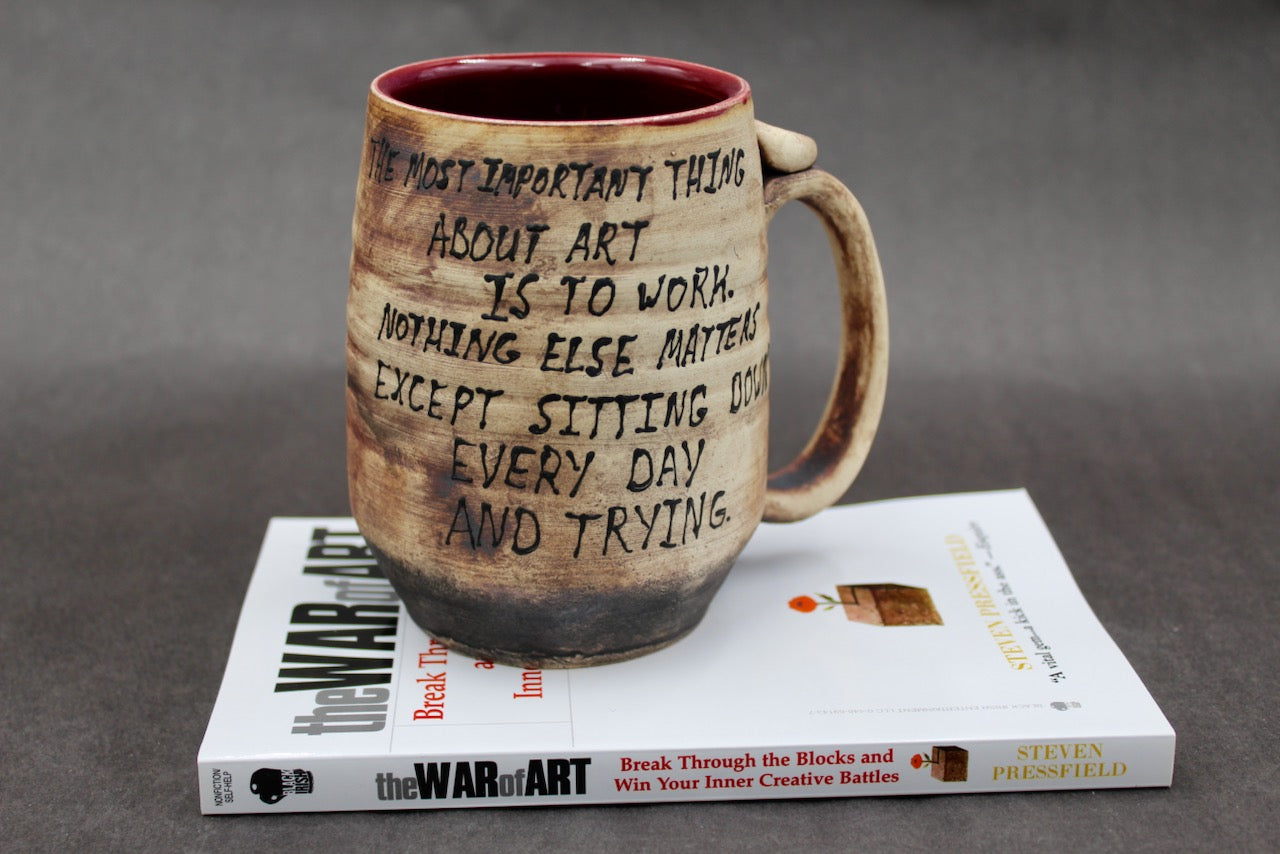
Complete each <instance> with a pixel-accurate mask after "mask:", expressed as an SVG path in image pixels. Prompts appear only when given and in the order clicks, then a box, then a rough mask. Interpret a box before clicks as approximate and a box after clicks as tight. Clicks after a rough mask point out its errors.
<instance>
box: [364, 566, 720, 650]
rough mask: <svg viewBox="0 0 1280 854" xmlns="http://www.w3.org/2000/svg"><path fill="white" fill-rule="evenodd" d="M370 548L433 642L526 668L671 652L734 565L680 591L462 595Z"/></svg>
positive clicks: (698, 619)
mask: <svg viewBox="0 0 1280 854" xmlns="http://www.w3.org/2000/svg"><path fill="white" fill-rule="evenodd" d="M369 547H370V549H371V551H372V552H373V554H374V556H375V557H376V558H377V560H378V565H379V567H380V568H381V569H382V572H383V574H384V575H385V576H386V577H387V580H388V581H390V582H391V584H392V586H393V587H394V588H395V590H396V592H397V593H398V594H399V596H400V599H401V601H402V602H404V605H405V609H406V610H407V611H408V612H409V616H410V617H411V618H412V619H413V621H414V622H415V623H416V624H417V625H418V626H419V627H420V628H421V629H422V630H423V631H424V632H426V633H427V634H428V635H429V636H430V637H431V638H433V639H434V640H437V641H439V642H440V643H443V644H444V645H445V646H447V647H449V648H450V649H453V650H457V651H458V652H460V653H462V654H464V655H468V656H471V657H473V658H477V659H480V660H486V661H495V662H498V663H501V664H509V665H512V666H515V667H524V668H532V667H536V668H546V669H566V668H575V667H590V666H594V665H597V664H610V663H614V662H618V661H626V660H628V659H632V658H639V657H640V656H644V655H648V654H649V653H652V652H657V651H658V650H660V649H663V648H664V647H667V646H670V645H671V644H673V643H675V642H676V641H678V640H680V639H681V638H683V637H685V636H686V635H688V634H689V633H690V632H692V631H693V630H694V629H695V628H697V626H698V624H699V623H700V622H701V621H702V618H703V616H704V615H705V614H706V612H707V608H708V607H709V606H710V604H711V600H712V598H714V596H715V593H716V591H717V590H718V589H719V588H720V585H721V584H722V583H723V581H724V579H725V577H726V576H727V575H728V573H729V569H730V568H731V567H732V565H733V561H732V560H730V561H727V562H726V563H725V564H724V565H723V566H721V567H718V568H717V569H716V571H715V572H713V573H711V574H710V575H708V576H705V577H703V578H701V579H699V580H698V581H697V582H696V584H695V585H694V586H692V587H688V588H682V589H674V590H673V589H668V590H656V591H655V590H652V589H650V588H644V589H638V590H626V589H621V590H618V591H615V592H614V593H612V594H611V595H609V596H607V597H602V596H601V595H600V593H599V591H594V592H590V593H581V594H578V595H576V596H575V595H560V596H555V595H542V596H539V597H537V598H534V597H520V596H518V595H516V594H514V593H512V592H511V591H496V592H495V593H494V594H492V595H488V596H484V597H479V596H478V595H477V594H476V592H475V589H474V588H473V587H472V586H470V585H468V586H467V589H466V590H465V591H463V590H460V589H459V586H458V585H455V584H451V583H450V582H449V581H448V579H446V578H444V577H437V578H430V577H428V576H427V575H426V574H425V573H422V572H419V571H417V570H413V569H409V568H408V567H406V566H404V565H403V564H401V563H399V562H398V561H396V560H394V559H392V558H390V557H388V556H387V554H386V553H385V552H383V551H382V550H380V549H379V548H378V547H377V546H376V545H374V544H373V543H370V544H369ZM602 602H604V603H605V604H601V603H602Z"/></svg>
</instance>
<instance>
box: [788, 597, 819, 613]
mask: <svg viewBox="0 0 1280 854" xmlns="http://www.w3.org/2000/svg"><path fill="white" fill-rule="evenodd" d="M787 607H789V608H791V609H793V610H796V611H799V612H800V613H801V614H807V613H809V612H810V611H813V610H815V609H816V608H817V607H818V601H817V600H816V599H814V598H813V597H812V596H797V597H796V598H794V599H792V600H791V601H790V602H788V603H787Z"/></svg>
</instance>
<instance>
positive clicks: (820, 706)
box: [198, 490, 1174, 814]
mask: <svg viewBox="0 0 1280 854" xmlns="http://www.w3.org/2000/svg"><path fill="white" fill-rule="evenodd" d="M1173 754H1174V733H1173V730H1172V728H1171V727H1170V725H1169V723H1168V721H1167V720H1166V719H1165V717H1164V716H1163V714H1161V712H1160V710H1159V708H1157V706H1156V704H1155V702H1154V701H1153V700H1152V698H1151V695H1150V694H1149V693H1148V692H1147V690H1146V689H1145V688H1144V687H1143V685H1142V682H1141V681H1140V679H1139V678H1138V676H1137V674H1135V673H1134V671H1133V669H1132V668H1131V667H1130V665H1129V663H1128V662H1127V661H1126V660H1125V658H1124V656H1123V654H1122V653H1121V652H1120V650H1119V649H1118V648H1117V647H1116V645H1115V643H1114V642H1113V641H1112V640H1111V638H1110V637H1109V636H1108V635H1107V633H1106V631H1105V630H1104V629H1103V627H1102V626H1101V624H1100V623H1099V622H1098V620H1097V618H1096V617H1095V616H1094V614H1093V612H1092V611H1091V610H1090V608H1089V606H1088V604H1087V603H1086V602H1085V600H1084V598H1083V596H1082V595H1081V593H1080V591H1079V589H1078V588H1077V586H1076V584H1075V582H1074V580H1073V579H1072V577H1071V573H1070V571H1069V570H1068V568H1067V566H1066V564H1065V562H1064V561H1063V559H1062V556H1061V554H1060V552H1059V551H1058V548H1057V546H1056V545H1055V544H1054V542H1053V539H1052V537H1051V536H1050V534H1049V531H1048V530H1047V528H1046V526H1045V524H1044V522H1043V520H1042V519H1041V518H1040V515H1039V513H1038V512H1037V511H1036V508H1035V506H1034V505H1033V504H1032V502H1031V499H1030V498H1029V497H1028V495H1027V493H1026V492H1025V491H1022V490H1010V491H1001V492H985V493H970V494H958V495H944V496H933V497H924V498H909V499H897V500H892V501H883V502H876V503H869V504H862V505H855V506H845V507H837V508H833V509H831V510H827V511H825V512H823V513H821V514H819V515H818V516H816V517H814V518H812V519H809V520H807V521H804V522H799V523H795V524H791V525H762V526H761V527H760V529H759V530H758V531H757V533H756V534H755V536H754V537H753V539H752V540H751V542H750V543H749V544H748V546H747V548H746V550H745V551H744V552H743V554H742V556H741V557H740V558H739V560H738V562H737V564H736V565H735V567H734V569H733V570H732V572H731V573H730V575H729V578H728V580H727V581H726V582H725V584H724V587H723V588H722V589H721V590H720V592H719V593H718V594H717V596H716V598H715V600H714V601H713V602H712V604H711V607H710V609H709V611H708V612H707V615H706V617H705V619H704V620H703V621H702V623H701V625H699V626H698V628H697V629H695V630H694V632H693V633H692V634H690V635H689V636H688V637H686V638H685V639H684V640H681V641H679V642H678V643H676V644H675V645H673V646H671V647H669V648H667V649H664V650H661V651H659V652H656V653H653V654H651V655H648V656H645V657H643V658H639V659H636V660H633V661H627V662H622V663H617V664H609V665H604V666H599V667H592V668H586V669H578V670H536V669H530V670H521V669H520V668H514V667H508V666H504V665H500V664H494V663H492V662H487V661H479V660H476V659H473V658H468V657H466V656H464V655H461V654H459V653H457V652H453V651H450V650H448V649H446V648H445V647H444V646H443V645H441V644H439V643H437V642H435V641H433V640H432V639H431V638H430V637H428V636H427V635H426V634H424V633H423V632H422V630H421V629H419V628H418V627H417V626H416V625H415V624H414V623H413V622H412V621H411V620H410V619H409V617H408V616H407V614H406V613H405V611H404V610H403V608H402V607H401V605H400V603H399V601H398V599H397V598H396V596H395V593H394V592H393V591H392V589H391V586H390V584H388V583H387V582H386V581H385V580H384V579H383V578H382V577H381V574H380V573H379V572H378V569H377V565H376V563H375V562H374V561H373V559H372V558H371V557H370V555H369V553H368V551H367V550H366V549H365V547H364V541H363V540H362V539H361V538H360V535H359V532H358V531H357V529H356V527H355V525H354V523H353V522H352V521H351V520H350V519H346V518H277V519H272V520H271V522H270V525H269V527H268V529H267V534H266V538H265V541H264V543H263V546H262V552H261V555H260V557H259V560H258V564H257V568H256V570H255V571H254V574H253V578H252V580H251V582H250V585H249V590H248V593H247V595H246V598H245V603H244V608H243V611H242V613H241V616H240V622H239V626H238V628H237V630H236V635H235V639H234V642H233V644H232V648H231V654H230V658H229V661H228V664H227V670H226V674H225V676H224V678H223V683H222V688H221V691H220V693H219V695H218V698H217V702H216V704H215V706H214V710H213V714H212V716H211V719H210V721H209V727H208V730H207V732H206V734H205V738H204V743H203V744H202V745H201V747H200V753H199V759H198V765H199V775H200V796H201V807H202V809H203V811H204V812H206V813H212V814H221V813H242V812H260V813H269V812H297V811H318V810H365V809H423V808H437V807H476V806H528V805H533V804H546V805H552V804H584V803H608V802H646V801H672V800H720V799H731V798H735V799H736V798H796V797H841V796H860V795H895V794H913V795H915V794H949V793H957V792H995V791H1012V790H1036V789H1075V788H1086V789H1101V788H1118V787H1136V786H1167V785H1169V784H1170V783H1171V780H1172V774H1173Z"/></svg>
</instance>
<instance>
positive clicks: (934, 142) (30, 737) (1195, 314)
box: [0, 0, 1280, 850]
mask: <svg viewBox="0 0 1280 854" xmlns="http://www.w3.org/2000/svg"><path fill="white" fill-rule="evenodd" d="M1015 10H1016V11H1015ZM546 48H554V49H575V48H576V49H584V48H589V49H616V50H627V51H637V52H648V53H657V54H664V55H674V56H680V57H683V58H688V59H693V60H697V61H702V62H706V63H709V64H713V65H718V66H721V67H725V68H728V69H731V70H734V71H737V72H739V73H741V74H743V75H744V76H746V77H747V78H748V79H749V80H751V81H752V83H753V85H754V89H755V95H756V102H757V110H758V113H759V115H760V116H761V117H762V118H764V119H766V120H768V121H770V122H772V123H775V124H779V125H783V126H786V127H793V128H796V129H798V130H804V131H806V132H808V133H810V134H812V135H813V136H815V137H816V138H817V139H818V140H819V142H820V144H821V150H822V155H821V163H822V165H824V166H825V167H826V168H827V169H829V170H830V171H832V172H834V173H836V174H837V175H840V176H842V177H843V178H845V179H846V180H847V181H848V182H849V183H850V184H851V185H852V186H853V187H854V190H855V192H857V193H858V194H859V196H860V198H861V199H862V201H863V203H864V205H865V206H866V208H867V210H868V211H869V213H870V216H871V220H872V223H873V225H874V227H875V230H876V234H877V238H878V241H879V244H880V250H881V255H882V258H883V261H884V266H885V271H886V276H887V279H888V284H889V292H890V296H889V299H890V310H891V318H892V329H893V363H892V369H891V375H890V383H889V401H888V406H887V409H886V412H885V418H884V422H883V425H882V428H881V432H880V436H879V439H878V442H877V445H876V447H875V449H874V450H873V453H872V457H871V460H870V462H869V463H868V465H867V467H866V469H865V471H864V474H863V476H862V478H861V479H860V481H859V482H858V484H857V485H856V486H855V488H854V489H853V490H852V491H851V492H850V493H849V495H848V496H847V498H846V500H851V501H856V500H867V499H874V498H884V497H892V496H899V495H911V494H919V493H932V492H943V491H954V490H969V489H983V488H991V487H1005V486H1017V485H1025V486H1026V487H1028V488H1029V489H1030V491H1031V493H1032V496H1033V497H1034V498H1035V499H1036V501H1037V502H1038V503H1039V505H1040V507H1041V510H1042V512H1043V514H1044V515H1045V517H1046V519H1047V521H1048V523H1049V525H1050V527H1051V529H1052V530H1053V531H1054V533H1055V535H1056V537H1057V538H1058V541H1059V543H1060V545H1061V547H1062V550H1063V551H1064V553H1065V554H1066V557H1067V559H1068V561H1069V563H1070V564H1071V565H1072V566H1073V568H1074V570H1075V572H1076V575H1077V577H1078V579H1079V582H1080V584H1081V587H1082V588H1083V589H1084V591H1085V594H1086V595H1087V596H1088V598H1089V599H1090V600H1091V602H1092V603H1093V604H1094V606H1095V608H1096V610H1097V612H1098V613H1099V615H1100V617H1101V618H1102V620H1103V622H1104V623H1105V624H1106V626H1107V627H1108V628H1109V629H1110V631H1111V632H1112V634H1113V635H1114V636H1115V638H1116V640H1117V641H1118V642H1119V644H1120V646H1121V647H1122V648H1123V649H1124V650H1125V651H1126V653H1127V654H1128V655H1129V657H1130V659H1131V660H1132V662H1133V664H1134V666H1135V667H1136V669H1137V670H1138V672H1139V673H1140V674H1141V676H1142V677H1143V678H1144V679H1145V680H1146V682H1147V684H1148V686H1149V687H1150V689H1151V691H1152V693H1153V694H1154V695H1155V697H1156V699H1157V701H1158V702H1159V703H1160V704H1161V706H1162V707H1163V708H1164V710H1165V712H1166V713H1167V715H1168V716H1169V718H1170V719H1171V721H1172V723H1173V725H1174V727H1175V729H1176V730H1177V731H1178V734H1179V754H1178V759H1177V769H1176V776H1175V782H1174V785H1173V787H1172V788H1171V789H1169V790H1148V791H1120V792H1112V793H1089V792H1077V793H1062V794H1013V795H996V796H979V795H964V796H950V797H936V798H898V799H860V800H830V801H814V802H787V801H779V802H761V803H726V804H710V805H671V806H653V807H609V808H582V809H560V810H550V809H548V810H509V811H491V810H480V811H451V812H424V813H410V814H346V815H309V816H291V817H273V818H266V819H255V818H221V819H219V818H204V817H202V816H200V815H199V812H198V807H197V796H196V774H195V753H196V748H197V746H198V744H199V741H200V738H201V736H202V734H203V731H204V726H205V723H206V721H207V718H208V714H209V710H210V708H211V706H212V703H213V700H214V696H215V694H216V691H217V687H218V682H219V679H220V677H221V672H222V666H223V662H224V661H225V656H226V653H227V650H228V646H229V643H230V640H231V634H232V630H233V627H234V624H235V619H236V616H237V610H238V604H239V600H240V598H241V596H242V594H243V592H244V588H245V583H246V581H247V578H248V574H249V572H250V569H251V566H252V563H253V559H254V556H255V554H256V550H257V546H258V543H259V540H260V537H261V535H262V532H263V528H264V525H265V522H266V519H267V517H269V516H271V515H273V514H297V515H304V514H339V513H345V512H346V510H347V505H346V497H345V473H344V458H343V432H342V395H341V392H342V387H343V368H342V337H343V303H344V299H345V286H346V283H345V279H346V265H347V256H348V252H349V223H350V214H351V207H352V191H353V189H354V179H355V172H356V162H357V158H358V155H359V150H360V144H361V122H362V110H363V99H364V91H365V86H366V84H367V81H368V80H369V79H370V78H372V76H373V75H374V74H375V73H376V72H378V71H380V70H382V69H383V68H386V67H390V66H391V65H394V64H399V63H401V62H406V61H410V60H413V59H418V58H423V57H428V56H437V55H448V54H456V53H464V52H474V51H483V50H521V49H525V50H527V49H546ZM1277 91H1280V12H1278V11H1277V7H1276V6H1275V4H1274V3H1254V4H1249V3H1219V4H1212V6H1211V4H1194V5H1192V6H1189V7H1184V6H1182V5H1180V4H1178V5H1173V4H1166V3H1159V4H1152V5H1147V6H1140V5H1136V4H1117V5H1115V6H1112V5H1107V4H1095V3H1080V4H1077V3H1056V4H1055V3H1044V4H1033V5H1032V6H1031V7H1030V9H1029V10H1028V8H1027V7H1025V6H1024V5H1023V4H1016V5H1015V4H1010V5H1009V6H1008V7H1004V6H1000V5H997V4H992V3H973V2H971V3H937V2H910V3H885V4H844V3H837V2H831V3H825V4H795V3H789V4H781V3H780V4H759V3H739V4H729V3H713V2H698V0H684V2H669V3H630V4H625V5H619V6H616V7H608V6H605V5H604V4H599V3H587V2H582V3H536V4H535V3H532V2H529V3H519V2H488V0H487V1H486V2H483V3H475V4H463V3H443V2H441V3H422V2H417V3H414V2H403V3H389V2H362V3H351V4H344V5H338V4H316V3H303V2H293V3H273V4H264V5H263V6H262V7H261V8H260V4H254V3H235V4H231V3H212V2H204V3H195V2H183V3H177V2H148V3H141V2H138V3H128V4H124V3H120V4H106V3H88V2H85V3H66V2H42V3H18V2H14V1H13V0H5V2H3V3H0V180H2V184H0V359H2V361H0V366H2V368H3V370H2V372H0V572H2V575H0V582H2V583H3V592H4V595H3V597H0V650H2V652H3V655H2V656H0V668H2V669H0V680H2V687H0V696H2V697H3V702H2V703H0V756H3V769H2V770H0V828H3V831H0V832H2V833H3V837H4V839H5V840H6V847H7V846H8V845H13V846H14V847H16V848H20V849H29V848H46V849H53V848H59V849H61V848H65V847H68V846H70V845H73V844H74V845H78V846H85V847H87V848H90V849H99V848H113V849H136V848H138V847H155V848H158V849H203V850H213V849H220V848H232V849H244V848H248V847H250V846H253V847H262V846H265V845H285V844H287V845H289V846H290V847H291V848H294V849H297V850H306V849H311V848H315V849H318V848H320V847H322V846H323V847H326V848H327V847H330V846H339V845H345V846H349V847H355V846H358V847H359V848H362V849H372V848H373V847H374V846H379V845H388V846H394V847H395V848H397V849H404V848H407V847H409V846H410V845H413V846H423V845H425V846H427V847H428V848H430V847H439V848H441V849H446V850H447V849H459V850H501V849H519V848H529V849H547V848H551V847H552V846H555V847H558V848H563V849H566V850H597V849H598V847H600V846H603V847H605V848H626V849H639V850H708V849H711V850H716V849H721V848H724V849H729V848H732V849H757V850H767V849H773V848H782V847H787V848H799V847H801V846H805V847H810V848H816V849H840V848H847V847H850V846H851V845H853V844H854V843H855V842H856V843H857V844H859V846H860V847H861V846H866V847H870V848H872V849H880V848H890V847H893V848H908V849H926V848H935V847H936V846H937V845H938V844H939V843H941V842H944V841H945V842H946V843H947V844H948V845H949V846H951V845H954V846H955V847H957V848H959V849H961V850H965V849H975V848H978V847H979V846H981V847H982V848H997V849H1001V848H1011V847H1012V846H1014V845H1018V846H1020V847H1025V846H1031V845H1035V846H1037V847H1045V848H1047V847H1050V846H1051V845H1052V846H1054V847H1061V848H1063V849H1064V850H1072V849H1106V850H1142V849H1148V850H1155V849H1159V850H1165V849H1167V848H1171V847H1172V848H1206V847H1209V846H1210V845H1214V846H1220V845H1221V846H1226V845H1231V846H1234V847H1235V848H1237V849H1240V850H1261V849H1263V848H1266V847H1270V846H1271V845H1273V844H1274V833H1273V832H1272V831H1271V830H1270V829H1268V827H1267V825H1268V824H1269V823H1270V822H1269V821H1268V820H1267V819H1266V817H1265V816H1264V812H1274V810H1275V808H1276V806H1277V801H1278V799H1277V785H1278V784H1277V776H1276V767H1277V766H1276V762H1275V752H1274V748H1275V745H1276V718H1275V708H1276V701H1277V689H1276V684H1275V666H1276V661H1277V660H1280V649H1278V648H1277V647H1278V646H1280V644H1277V632H1276V628H1275V622H1274V620H1275V614H1276V613H1277V612H1278V611H1280V601H1278V597H1277V590H1278V588H1280V585H1278V583H1277V571H1278V566H1277V564H1278V560H1277V558H1278V557H1280V555H1278V554H1277V546H1276V538H1275V525H1276V517H1277V508H1278V506H1280V452H1278V451H1277V444H1278V443H1277V440H1276V438H1275V424H1276V423H1277V422H1278V421H1280V333H1277V329H1276V327H1277V320H1280V301H1278V299H1280V298H1278V293H1280V285H1278V283H1277V271H1278V270H1280V241H1277V235H1280V202H1278V200H1280V157H1278V156H1277V151H1280V109H1278V108H1277V106H1276V93H1277ZM772 246H773V257H772V259H771V264H770V266H771V272H772V275H773V277H774V279H775V283H776V295H775V303H774V304H775V310H774V323H775V328H776V341H775V345H774V358H775V380H774V385H773V390H774V396H775V406H777V407H779V408H780V409H781V410H782V411H788V412H793V413H795V417H791V418H787V419H785V420H782V419H779V420H778V421H777V422H776V436H775V440H774V448H773V450H774V452H775V453H776V454H777V455H778V457H779V458H781V457H782V456H783V455H785V454H787V453H789V452H791V451H794V450H795V449H797V448H798V447H799V446H800V445H801V444H802V442H803V439H804V435H803V433H804V429H803V428H805V427H806V426H807V424H808V423H811V422H812V420H813V419H814V418H816V413H817V411H818V409H819V408H820V405H821V403H822V400H823V398H824V396H825V386H826V384H827V382H828V381H829V377H830V370H829V368H827V367H826V366H827V365H829V364H830V363H831V362H832V360H833V359H834V353H835V346H834V343H833V342H832V341H831V336H832V335H834V328H833V327H832V326H831V325H830V324H831V320H830V317H829V315H830V314H831V310H830V307H831V306H833V305H834V301H833V298H832V295H831V293H830V288H829V287H828V286H827V285H825V283H824V281H823V280H824V279H825V278H826V277H827V276H828V275H829V272H830V262H829V261H828V260H827V259H826V257H825V249H824V248H823V247H824V244H823V241H822V238H821V237H820V235H819V234H818V233H817V229H816V228H815V227H814V226H813V224H812V223H811V222H810V221H809V220H808V218H807V215H806V214H804V213H803V211H800V212H793V211H790V210H788V211H786V212H785V213H784V215H783V216H782V217H780V220H779V221H778V223H777V224H776V227H775V229H774V232H773V235H772Z"/></svg>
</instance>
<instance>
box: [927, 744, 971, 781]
mask: <svg viewBox="0 0 1280 854" xmlns="http://www.w3.org/2000/svg"><path fill="white" fill-rule="evenodd" d="M929 758H930V760H931V761H932V764H931V765H930V766H929V773H930V774H932V775H933V779H935V780H941V781H942V782H944V783H963V782H964V781H966V780H968V779H969V751H967V750H965V749H964V748H963V747H956V746H955V745H948V746H945V747H939V746H937V745H935V746H934V748H933V755H932V756H930V757H929Z"/></svg>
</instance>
